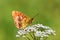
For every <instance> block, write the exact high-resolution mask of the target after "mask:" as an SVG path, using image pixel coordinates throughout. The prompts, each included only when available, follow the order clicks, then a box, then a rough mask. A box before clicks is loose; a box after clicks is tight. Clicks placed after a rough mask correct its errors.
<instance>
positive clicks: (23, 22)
mask: <svg viewBox="0 0 60 40" xmlns="http://www.w3.org/2000/svg"><path fill="white" fill-rule="evenodd" d="M12 17H13V19H14V23H15V25H16V27H17V28H18V29H24V28H25V27H26V26H28V25H29V24H31V23H32V21H33V19H34V18H29V17H28V16H26V15H25V14H23V13H22V12H19V11H12Z"/></svg>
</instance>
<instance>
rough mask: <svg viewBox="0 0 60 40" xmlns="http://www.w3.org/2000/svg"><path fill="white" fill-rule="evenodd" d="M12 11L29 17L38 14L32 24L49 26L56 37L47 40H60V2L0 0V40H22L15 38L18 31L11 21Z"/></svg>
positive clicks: (55, 0)
mask: <svg viewBox="0 0 60 40" xmlns="http://www.w3.org/2000/svg"><path fill="white" fill-rule="evenodd" d="M13 10H17V11H21V12H23V13H25V14H26V15H28V16H29V17H33V16H34V15H35V14H37V13H39V15H38V16H37V17H35V21H34V22H33V23H32V24H37V23H41V24H43V25H47V26H50V27H51V28H52V29H54V30H55V31H56V34H57V35H56V36H50V37H49V38H48V39H47V40H60V0H0V40H24V39H23V38H21V39H19V38H16V34H17V30H18V29H17V28H16V27H15V25H14V22H13V19H12V15H11V12H12V11H13Z"/></svg>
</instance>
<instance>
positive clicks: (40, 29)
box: [16, 24, 56, 40]
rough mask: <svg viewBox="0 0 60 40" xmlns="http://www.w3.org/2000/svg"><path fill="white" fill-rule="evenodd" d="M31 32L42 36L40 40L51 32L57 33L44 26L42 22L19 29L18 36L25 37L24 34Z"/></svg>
mask: <svg viewBox="0 0 60 40" xmlns="http://www.w3.org/2000/svg"><path fill="white" fill-rule="evenodd" d="M30 32H34V36H36V37H40V40H43V38H44V37H49V35H51V34H53V35H56V34H55V31H54V30H52V29H51V28H50V27H48V26H43V25H42V24H35V25H32V26H28V27H26V28H25V29H22V30H19V31H18V35H16V37H20V36H21V35H23V36H22V37H25V36H24V34H28V33H30Z"/></svg>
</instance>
